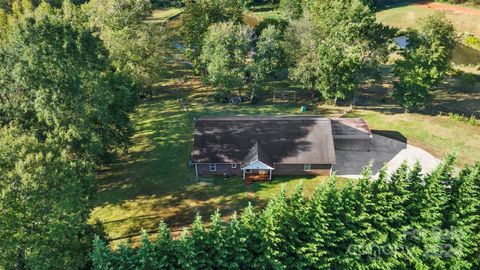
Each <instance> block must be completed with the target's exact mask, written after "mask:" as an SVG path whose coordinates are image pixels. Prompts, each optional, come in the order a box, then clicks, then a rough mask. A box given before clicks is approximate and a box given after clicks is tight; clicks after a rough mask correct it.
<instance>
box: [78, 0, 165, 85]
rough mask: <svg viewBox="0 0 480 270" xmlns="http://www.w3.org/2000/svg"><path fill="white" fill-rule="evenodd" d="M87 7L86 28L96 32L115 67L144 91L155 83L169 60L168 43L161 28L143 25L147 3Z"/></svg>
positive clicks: (115, 1)
mask: <svg viewBox="0 0 480 270" xmlns="http://www.w3.org/2000/svg"><path fill="white" fill-rule="evenodd" d="M87 7H88V9H87V13H88V15H89V21H90V25H91V27H93V29H98V30H99V33H100V38H101V39H102V40H103V42H104V43H105V46H106V47H107V49H108V51H109V53H110V58H111V59H112V61H113V64H114V65H115V67H117V69H118V70H119V71H120V72H123V73H125V74H127V75H129V76H130V78H131V79H133V81H134V82H136V83H137V84H139V85H141V86H144V87H145V88H147V89H148V88H150V87H152V86H153V85H154V84H155V83H157V82H158V81H159V79H160V78H161V77H162V76H163V75H164V74H165V64H166V62H167V61H168V60H169V59H170V57H171V40H170V37H169V34H168V32H167V30H166V28H165V27H164V26H163V25H162V24H147V23H146V22H145V19H146V18H147V17H148V16H150V15H151V13H152V5H151V3H150V1H148V0H127V1H125V0H108V1H96V0H95V1H91V2H89V4H88V6H87ZM150 94H151V92H150Z"/></svg>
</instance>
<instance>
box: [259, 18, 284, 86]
mask: <svg viewBox="0 0 480 270" xmlns="http://www.w3.org/2000/svg"><path fill="white" fill-rule="evenodd" d="M282 41H283V34H282V32H281V31H280V29H278V28H277V27H275V26H273V25H269V26H267V27H266V28H265V29H263V30H262V32H261V34H260V37H259V39H258V41H257V45H256V50H255V58H254V62H255V66H256V72H257V74H258V75H256V76H257V77H258V78H259V79H263V78H268V77H269V76H272V75H274V74H275V72H278V71H279V70H280V69H281V68H283V67H285V64H286V63H285V57H286V55H285V51H284V48H283V46H282V43H283V42H282Z"/></svg>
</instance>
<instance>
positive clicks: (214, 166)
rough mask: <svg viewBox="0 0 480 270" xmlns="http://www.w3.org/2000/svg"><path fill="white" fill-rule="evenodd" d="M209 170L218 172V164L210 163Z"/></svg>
mask: <svg viewBox="0 0 480 270" xmlns="http://www.w3.org/2000/svg"><path fill="white" fill-rule="evenodd" d="M208 168H209V169H210V171H211V172H216V171H217V164H216V163H210V164H209V165H208ZM212 168H213V169H212Z"/></svg>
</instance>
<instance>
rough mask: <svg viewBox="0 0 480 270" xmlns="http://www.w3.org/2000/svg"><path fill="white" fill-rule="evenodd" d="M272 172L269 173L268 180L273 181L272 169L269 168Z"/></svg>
mask: <svg viewBox="0 0 480 270" xmlns="http://www.w3.org/2000/svg"><path fill="white" fill-rule="evenodd" d="M268 171H269V172H270V173H269V177H268V180H270V181H272V170H268Z"/></svg>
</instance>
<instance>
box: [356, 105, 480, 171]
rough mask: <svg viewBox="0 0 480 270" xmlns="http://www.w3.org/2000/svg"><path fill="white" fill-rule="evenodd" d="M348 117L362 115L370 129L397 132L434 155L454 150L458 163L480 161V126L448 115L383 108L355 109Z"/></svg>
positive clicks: (460, 164) (450, 152)
mask: <svg viewBox="0 0 480 270" xmlns="http://www.w3.org/2000/svg"><path fill="white" fill-rule="evenodd" d="M349 116H351V117H362V118H363V119H365V120H366V121H367V122H368V124H369V126H370V128H371V129H373V130H376V131H377V132H379V131H380V132H379V133H382V132H381V131H397V132H399V133H401V134H402V135H403V136H404V137H406V138H407V143H409V144H413V145H416V146H419V147H420V148H422V149H424V150H426V151H428V152H430V153H432V154H433V155H434V156H436V157H440V158H442V157H445V156H447V155H449V154H453V153H458V162H457V165H458V166H463V165H464V164H466V163H467V164H472V163H473V162H476V161H480V143H479V141H480V127H479V126H473V125H470V124H468V123H464V122H460V121H457V120H454V119H452V118H450V117H448V116H440V115H436V116H431V115H424V114H417V113H391V111H389V110H384V109H383V108H376V109H371V110H368V109H356V110H354V111H352V112H351V113H349Z"/></svg>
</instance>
